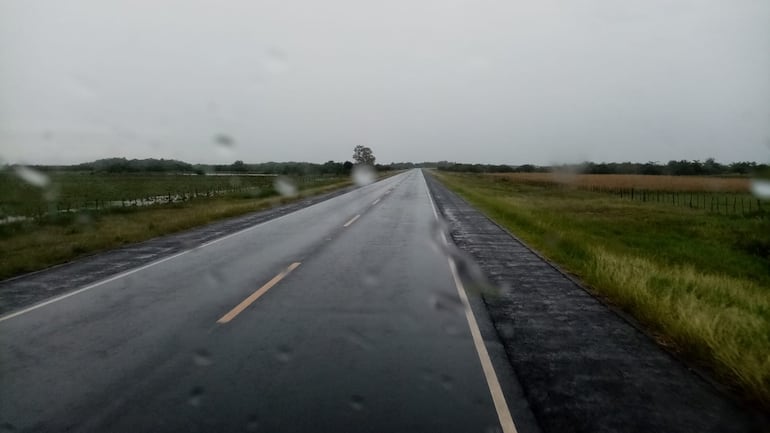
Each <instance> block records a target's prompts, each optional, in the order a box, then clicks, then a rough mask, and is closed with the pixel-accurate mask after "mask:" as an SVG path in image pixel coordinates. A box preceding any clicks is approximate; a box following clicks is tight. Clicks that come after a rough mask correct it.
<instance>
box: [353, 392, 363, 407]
mask: <svg viewBox="0 0 770 433" xmlns="http://www.w3.org/2000/svg"><path fill="white" fill-rule="evenodd" d="M350 407H351V408H352V409H353V410H356V411H360V410H364V398H363V397H362V396H360V395H357V394H356V395H352V396H350Z"/></svg>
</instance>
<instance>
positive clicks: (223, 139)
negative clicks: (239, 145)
mask: <svg viewBox="0 0 770 433" xmlns="http://www.w3.org/2000/svg"><path fill="white" fill-rule="evenodd" d="M214 143H216V144H217V145H219V146H222V147H227V148H233V147H235V140H234V139H233V137H230V136H229V135H227V134H216V135H214Z"/></svg>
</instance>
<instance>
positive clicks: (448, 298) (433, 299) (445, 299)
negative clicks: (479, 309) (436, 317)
mask: <svg viewBox="0 0 770 433" xmlns="http://www.w3.org/2000/svg"><path fill="white" fill-rule="evenodd" d="M429 303H430V306H431V307H433V309H434V310H437V311H446V312H454V313H458V314H460V313H462V312H463V311H464V310H465V308H464V307H463V303H462V302H461V301H460V297H459V296H457V295H455V294H449V293H444V292H436V293H434V294H432V295H431V296H430V298H429Z"/></svg>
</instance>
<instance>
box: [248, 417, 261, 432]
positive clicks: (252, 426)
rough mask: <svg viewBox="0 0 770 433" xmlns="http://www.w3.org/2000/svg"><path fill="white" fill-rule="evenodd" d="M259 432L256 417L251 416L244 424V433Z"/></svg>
mask: <svg viewBox="0 0 770 433" xmlns="http://www.w3.org/2000/svg"><path fill="white" fill-rule="evenodd" d="M257 430H259V420H258V419H257V416H256V415H251V416H250V417H249V420H248V421H247V422H246V431H249V432H254V431H257Z"/></svg>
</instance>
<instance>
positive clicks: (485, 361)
mask: <svg viewBox="0 0 770 433" xmlns="http://www.w3.org/2000/svg"><path fill="white" fill-rule="evenodd" d="M421 174H422V173H421ZM422 180H423V181H424V182H425V188H426V192H427V194H428V199H429V200H430V206H431V208H432V209H433V216H434V217H435V218H436V219H437V220H438V212H437V211H436V205H435V204H434V203H433V197H432V196H431V195H430V188H429V187H428V181H427V180H426V179H425V175H424V174H423V176H422ZM441 237H442V239H443V240H444V244H446V245H448V244H449V241H447V238H446V236H445V235H444V233H441ZM447 260H448V261H449V271H450V272H451V274H452V279H453V280H454V283H455V287H456V288H457V294H458V295H459V296H460V300H461V301H462V303H463V307H464V309H465V319H466V320H467V321H468V327H469V328H470V331H471V337H473V345H474V346H475V347H476V352H477V353H478V355H479V361H480V362H481V369H482V370H483V371H484V377H485V378H486V380H487V386H488V387H489V393H490V394H491V395H492V402H493V403H494V405H495V410H496V411H497V418H498V420H499V421H500V427H502V429H503V433H516V432H517V430H516V424H515V423H514V422H513V417H512V416H511V412H510V410H509V409H508V403H507V402H506V401H505V395H504V394H503V389H502V387H501V386H500V381H499V380H498V378H497V374H496V373H495V368H494V366H493V365H492V360H491V359H490V358H489V352H488V351H487V347H486V345H485V344H484V339H483V338H482V337H481V330H480V329H479V324H478V323H477V322H476V317H475V316H474V315H473V310H472V309H471V304H470V301H468V295H467V294H466V293H465V286H464V285H463V283H462V281H461V280H460V276H459V275H458V273H457V265H456V264H455V262H454V260H452V258H451V257H447Z"/></svg>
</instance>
